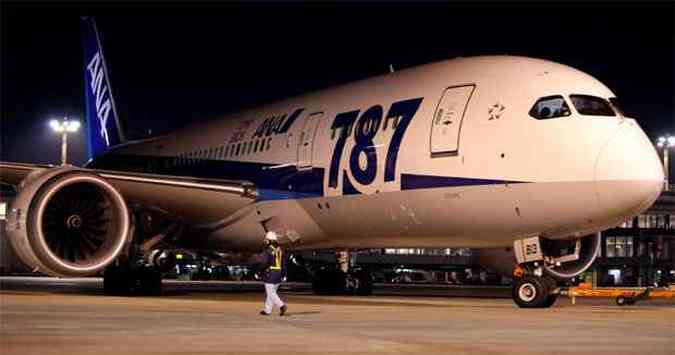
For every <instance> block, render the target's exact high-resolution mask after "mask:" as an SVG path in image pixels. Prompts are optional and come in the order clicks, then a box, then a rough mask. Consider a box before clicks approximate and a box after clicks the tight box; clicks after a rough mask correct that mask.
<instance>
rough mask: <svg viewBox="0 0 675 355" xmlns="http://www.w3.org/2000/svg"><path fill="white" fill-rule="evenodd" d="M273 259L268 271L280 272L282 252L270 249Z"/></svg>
mask: <svg viewBox="0 0 675 355" xmlns="http://www.w3.org/2000/svg"><path fill="white" fill-rule="evenodd" d="M271 255H272V256H273V257H274V262H273V263H272V264H271V265H270V266H269V268H268V270H269V271H281V263H282V260H283V256H284V252H283V250H281V248H279V247H276V248H275V247H272V254H271Z"/></svg>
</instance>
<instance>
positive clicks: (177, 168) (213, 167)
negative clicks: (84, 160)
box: [86, 152, 522, 201]
mask: <svg viewBox="0 0 675 355" xmlns="http://www.w3.org/2000/svg"><path fill="white" fill-rule="evenodd" d="M182 161H183V160H180V159H176V158H173V157H158V156H149V155H126V154H115V153H113V152H110V153H106V154H104V155H102V156H100V157H98V158H96V159H95V160H93V161H91V163H89V164H88V165H87V166H86V167H87V168H90V169H103V170H117V171H129V172H140V173H149V174H158V175H169V176H192V177H196V178H212V179H227V180H245V181H250V182H252V183H253V184H255V186H256V188H257V189H258V193H259V196H258V199H257V200H258V201H268V200H286V199H302V198H312V197H323V196H324V189H323V183H324V176H325V170H324V169H323V168H316V167H315V168H312V169H308V170H298V169H297V167H296V166H294V165H276V164H268V163H254V162H237V161H226V160H210V159H191V160H189V159H188V160H185V161H187V163H182ZM521 182H522V181H508V180H496V179H478V178H466V177H447V176H433V175H418V174H401V190H417V189H432V188H440V187H459V186H476V185H493V184H513V183H521ZM355 194H360V192H359V191H358V190H357V188H356V187H355V186H353V185H352V183H351V181H349V179H348V178H347V172H346V171H345V172H344V179H343V195H355Z"/></svg>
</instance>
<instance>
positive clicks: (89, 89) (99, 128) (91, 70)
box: [82, 17, 124, 159]
mask: <svg viewBox="0 0 675 355" xmlns="http://www.w3.org/2000/svg"><path fill="white" fill-rule="evenodd" d="M82 21H83V22H82V30H83V34H84V83H85V85H84V96H85V102H86V116H87V127H88V136H89V137H88V147H89V152H88V154H89V159H93V158H95V157H96V156H98V155H100V154H102V153H103V152H105V151H106V150H107V149H108V148H110V147H112V146H115V145H117V144H120V143H122V142H124V133H123V131H122V126H121V124H120V120H119V116H118V115H117V108H116V107H115V100H114V99H113V95H112V87H111V86H110V78H109V76H108V68H107V66H106V63H105V58H104V57H103V47H102V46H101V39H100V37H99V34H98V30H97V29H96V22H95V21H94V18H93V17H84V18H82Z"/></svg>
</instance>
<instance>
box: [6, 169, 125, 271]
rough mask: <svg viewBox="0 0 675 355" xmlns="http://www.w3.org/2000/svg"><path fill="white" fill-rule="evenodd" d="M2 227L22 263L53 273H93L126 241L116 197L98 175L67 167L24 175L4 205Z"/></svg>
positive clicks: (120, 205)
mask: <svg viewBox="0 0 675 355" xmlns="http://www.w3.org/2000/svg"><path fill="white" fill-rule="evenodd" d="M6 229H7V237H8V239H9V242H10V244H11V245H12V248H13V249H14V251H15V253H16V254H17V256H18V257H19V258H20V259H21V260H22V261H23V262H24V263H25V264H26V265H28V266H29V267H30V268H31V269H32V270H33V271H39V272H43V273H46V274H50V275H54V276H87V275H92V274H95V273H97V272H99V271H101V270H102V269H104V268H105V267H106V266H107V265H108V264H110V263H111V262H113V261H114V260H115V259H116V258H117V257H118V256H120V255H121V254H122V253H123V252H124V251H125V249H126V248H127V247H128V245H129V242H130V240H131V231H130V230H131V222H130V214H129V210H128V208H127V205H126V202H125V201H124V198H123V197H122V195H121V194H120V193H119V192H118V191H117V190H116V189H115V188H114V187H113V186H112V185H111V184H109V183H108V182H107V181H106V180H105V179H103V178H102V177H100V176H98V175H96V174H93V173H90V172H87V171H84V170H81V169H77V168H74V167H70V166H64V167H59V168H53V169H45V170H40V171H36V172H34V173H32V174H30V175H28V176H27V177H26V178H25V179H24V180H23V181H22V182H21V184H20V185H19V188H18V194H17V196H16V198H15V199H14V201H13V202H12V204H11V206H10V209H9V215H8V218H7V227H6Z"/></svg>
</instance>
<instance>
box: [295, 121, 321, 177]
mask: <svg viewBox="0 0 675 355" xmlns="http://www.w3.org/2000/svg"><path fill="white" fill-rule="evenodd" d="M321 116H323V112H316V113H313V114H311V115H309V116H308V117H307V118H306V119H305V122H304V123H303V126H302V131H301V132H300V138H299V139H298V169H310V168H311V167H312V165H313V162H312V150H313V147H314V138H315V137H316V133H317V130H318V128H319V123H321Z"/></svg>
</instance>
